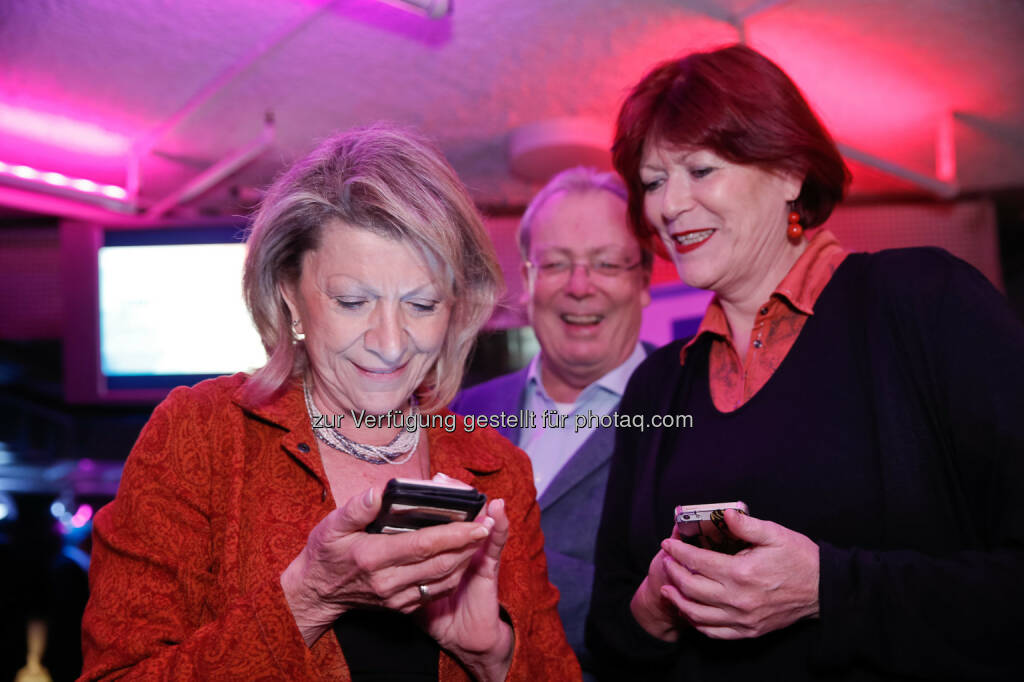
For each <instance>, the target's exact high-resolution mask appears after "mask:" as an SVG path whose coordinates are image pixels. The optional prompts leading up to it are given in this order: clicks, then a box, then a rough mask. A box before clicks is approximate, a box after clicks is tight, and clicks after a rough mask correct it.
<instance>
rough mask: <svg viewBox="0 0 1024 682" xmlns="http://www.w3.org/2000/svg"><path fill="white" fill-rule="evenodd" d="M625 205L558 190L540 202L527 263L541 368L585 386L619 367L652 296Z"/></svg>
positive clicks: (600, 193)
mask: <svg viewBox="0 0 1024 682" xmlns="http://www.w3.org/2000/svg"><path fill="white" fill-rule="evenodd" d="M641 255H642V250H641V248H640V245H639V244H638V243H637V241H636V238H635V237H634V236H633V234H632V232H630V230H629V228H628V227H627V224H626V202H625V201H623V200H622V199H620V198H619V197H617V196H615V195H614V194H612V193H610V192H606V191H604V190H588V191H585V192H569V193H560V194H555V195H554V196H552V197H551V198H549V199H548V200H547V201H546V202H544V204H543V205H542V206H541V207H540V210H539V211H538V212H537V215H536V218H535V220H534V223H533V226H532V230H531V232H530V251H529V263H528V264H527V265H524V270H523V272H524V276H525V277H526V285H527V292H528V296H529V305H528V310H529V314H530V323H531V324H532V325H533V329H534V332H535V333H536V334H537V339H538V340H539V341H540V346H541V361H542V365H543V369H544V370H545V371H546V372H548V373H554V374H556V375H558V377H559V378H561V379H563V380H566V381H569V383H571V384H573V385H575V386H577V387H578V388H583V387H584V386H586V385H588V384H590V383H592V382H593V381H596V380H597V379H599V378H600V377H602V376H603V375H605V374H607V373H608V372H609V371H611V370H613V369H615V368H616V367H618V366H619V365H620V364H622V363H623V362H624V361H625V360H626V358H627V357H629V355H630V353H631V352H632V351H633V348H634V347H635V345H636V342H637V338H638V336H639V334H640V322H641V319H642V312H643V308H644V306H646V305H647V304H648V303H650V301H651V296H650V293H649V292H648V283H649V282H648V273H646V272H645V271H644V269H643V267H642V266H641V265H640V260H641Z"/></svg>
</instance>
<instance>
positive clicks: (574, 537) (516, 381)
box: [451, 344, 653, 677]
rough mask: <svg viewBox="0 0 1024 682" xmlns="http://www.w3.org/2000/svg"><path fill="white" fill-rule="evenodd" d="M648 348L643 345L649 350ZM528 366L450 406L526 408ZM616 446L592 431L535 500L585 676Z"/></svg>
mask: <svg viewBox="0 0 1024 682" xmlns="http://www.w3.org/2000/svg"><path fill="white" fill-rule="evenodd" d="M652 348H653V347H652V346H649V345H648V344H644V350H646V351H647V352H648V353H650V351H651V350H652ZM528 371H529V367H525V368H523V369H521V370H519V371H518V372H513V373H512V374H506V375H504V376H500V377H498V378H496V379H491V380H490V381H487V382H485V383H482V384H479V385H477V386H474V387H472V388H468V389H466V390H465V391H462V392H461V393H460V394H459V395H458V396H456V398H455V401H454V402H453V403H452V405H451V409H452V411H453V412H455V413H457V414H474V415H475V414H486V415H492V414H499V413H501V412H504V413H505V414H513V413H515V412H518V411H519V410H521V409H523V408H524V402H525V399H526V390H525V389H526V377H527V372H528ZM539 418H540V415H538V419H539ZM498 431H499V432H500V433H501V435H503V436H505V437H506V438H508V439H509V440H510V441H512V442H513V443H516V444H518V442H519V432H518V431H519V430H518V429H510V428H500V429H498ZM614 447H615V430H614V429H597V430H595V431H594V433H593V434H591V436H590V438H588V439H587V440H586V441H584V443H583V445H581V446H580V448H579V449H578V450H577V451H576V453H575V454H574V455H573V456H572V458H571V459H570V460H569V461H568V462H566V464H565V466H563V467H562V469H561V470H560V471H559V472H558V474H557V475H556V476H555V478H554V480H553V481H551V484H550V485H548V487H547V489H546V490H545V491H544V493H543V494H542V495H541V496H540V499H539V500H538V503H539V504H540V512H541V516H540V525H541V529H542V530H543V531H544V553H545V554H546V555H547V560H548V577H549V578H550V580H551V582H552V584H553V585H554V586H555V587H557V588H558V591H559V592H560V593H561V598H560V599H559V601H558V615H559V616H561V618H562V624H563V625H564V626H565V634H566V636H567V637H568V639H569V645H570V646H572V648H573V651H575V652H576V656H577V658H579V661H580V665H581V666H582V668H583V671H584V674H585V677H590V676H589V675H586V673H587V672H591V673H592V671H590V656H589V655H588V653H587V650H586V647H585V646H584V644H583V628H584V624H585V622H586V619H587V610H588V609H589V608H590V590H591V587H592V585H593V583H594V545H595V542H596V540H597V526H598V524H599V523H600V522H601V507H602V505H603V503H604V489H605V485H606V484H607V482H608V467H609V464H610V463H611V456H612V450H613V449H614Z"/></svg>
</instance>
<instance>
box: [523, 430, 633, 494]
mask: <svg viewBox="0 0 1024 682" xmlns="http://www.w3.org/2000/svg"><path fill="white" fill-rule="evenodd" d="M614 449H615V429H611V428H609V429H603V428H598V429H596V430H595V431H594V433H592V434H591V435H590V438H588V439H587V440H585V441H584V442H583V445H581V446H580V447H579V448H578V449H577V450H576V452H575V454H573V456H572V457H571V458H570V459H569V461H568V462H566V463H565V466H563V467H562V468H561V470H559V472H558V474H556V475H555V479H554V480H553V481H551V484H550V485H549V486H548V487H547V488H546V489H545V490H544V492H543V493H542V494H541V496H540V499H539V500H538V502H539V503H540V508H541V511H544V510H545V509H547V508H548V507H550V506H551V505H552V504H554V503H555V502H556V501H557V500H558V499H559V498H560V497H562V496H563V495H565V494H566V493H568V492H570V491H572V489H573V488H574V487H576V484H578V483H579V482H580V481H582V480H583V479H584V478H586V477H587V476H589V475H590V473H591V472H593V471H594V470H595V469H597V468H599V467H601V465H603V464H604V463H605V462H606V461H608V458H609V457H611V456H612V450H614Z"/></svg>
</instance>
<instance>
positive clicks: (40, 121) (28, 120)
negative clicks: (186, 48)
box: [0, 102, 131, 156]
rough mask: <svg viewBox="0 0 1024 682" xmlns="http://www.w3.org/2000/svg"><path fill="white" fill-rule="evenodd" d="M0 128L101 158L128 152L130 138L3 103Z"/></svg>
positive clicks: (0, 112)
mask: <svg viewBox="0 0 1024 682" xmlns="http://www.w3.org/2000/svg"><path fill="white" fill-rule="evenodd" d="M0 129H2V130H3V131H4V132H6V133H9V134H12V135H17V136H18V137H24V138H28V139H31V140H35V141H36V142H43V143H45V144H49V145H53V146H55V147H61V148H64V149H73V150H75V151H79V152H86V153H90V154H98V155H102V156H118V155H120V154H124V153H126V152H127V151H128V150H129V148H130V146H131V143H130V141H129V140H128V138H126V137H124V136H123V135H118V134H117V133H113V132H110V131H109V130H104V129H103V128H100V127H99V126H96V125H93V124H91V123H83V122H82V121H76V120H74V119H71V118H67V117H65V116H59V115H57V114H47V113H44V112H41V111H34V110H32V109H25V108H23V107H16V106H12V105H10V104H4V103H3V102H0Z"/></svg>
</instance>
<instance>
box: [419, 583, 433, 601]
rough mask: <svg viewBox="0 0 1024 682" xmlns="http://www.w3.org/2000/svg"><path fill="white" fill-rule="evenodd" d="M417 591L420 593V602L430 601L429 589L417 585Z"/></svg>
mask: <svg viewBox="0 0 1024 682" xmlns="http://www.w3.org/2000/svg"><path fill="white" fill-rule="evenodd" d="M418 589H419V591H420V600H421V601H427V600H428V599H430V588H429V587H427V586H426V585H419V586H418Z"/></svg>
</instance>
